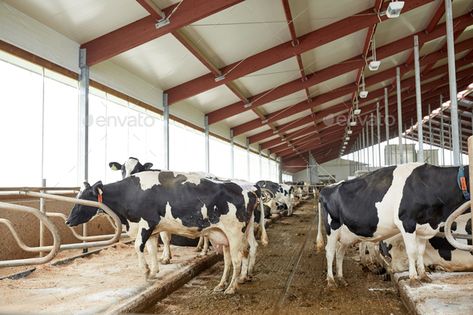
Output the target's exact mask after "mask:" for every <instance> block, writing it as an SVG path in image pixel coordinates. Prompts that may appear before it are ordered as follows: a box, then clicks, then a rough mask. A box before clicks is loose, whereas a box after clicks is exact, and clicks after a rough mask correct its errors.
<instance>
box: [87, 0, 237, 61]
mask: <svg viewBox="0 0 473 315" xmlns="http://www.w3.org/2000/svg"><path fill="white" fill-rule="evenodd" d="M239 2H242V0H212V1H208V0H193V1H184V2H182V4H180V5H179V4H173V5H171V6H169V7H167V8H165V9H163V10H162V11H163V12H164V13H165V15H166V16H169V15H170V14H171V12H172V11H173V10H174V9H175V8H176V6H177V5H179V8H177V10H176V11H175V12H174V14H173V15H172V17H171V19H170V23H169V24H168V25H165V26H163V27H161V28H156V16H153V15H148V16H146V17H144V18H142V19H139V20H137V21H135V22H132V23H130V24H128V25H125V26H123V27H121V28H119V29H117V30H114V31H112V32H110V33H107V34H105V35H102V36H100V37H98V38H96V39H93V40H91V41H89V42H87V43H84V44H82V45H81V47H82V48H86V49H87V64H88V65H89V66H93V65H95V64H97V63H99V62H102V61H104V60H107V59H110V58H112V57H114V56H116V55H118V54H120V53H123V52H125V51H127V50H130V49H132V48H135V47H137V46H139V45H142V44H144V43H147V42H149V41H151V40H153V39H156V38H158V37H161V36H163V35H166V34H168V33H171V32H173V31H175V30H177V29H179V28H181V27H184V26H186V25H189V24H191V23H193V22H195V21H198V20H201V19H203V18H205V17H207V16H209V15H212V14H214V13H217V12H219V11H222V10H224V9H226V8H228V7H231V6H233V5H235V4H237V3H239ZM158 16H159V15H158Z"/></svg>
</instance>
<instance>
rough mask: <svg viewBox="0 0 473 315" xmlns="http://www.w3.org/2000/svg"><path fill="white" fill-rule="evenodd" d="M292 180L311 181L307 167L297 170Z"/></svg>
mask: <svg viewBox="0 0 473 315" xmlns="http://www.w3.org/2000/svg"><path fill="white" fill-rule="evenodd" d="M292 180H293V181H295V182H300V181H304V182H306V183H308V182H309V173H308V172H307V169H303V170H302V171H299V172H296V173H294V174H293V177H292Z"/></svg>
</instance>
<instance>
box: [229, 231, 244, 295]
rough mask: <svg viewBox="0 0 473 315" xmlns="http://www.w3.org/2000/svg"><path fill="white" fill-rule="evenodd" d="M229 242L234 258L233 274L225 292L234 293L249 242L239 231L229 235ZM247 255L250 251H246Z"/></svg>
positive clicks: (231, 254)
mask: <svg viewBox="0 0 473 315" xmlns="http://www.w3.org/2000/svg"><path fill="white" fill-rule="evenodd" d="M227 235H228V234H227ZM228 244H229V247H230V256H231V258H232V265H233V274H232V280H231V281H230V285H229V286H228V288H227V289H226V290H225V294H234V293H235V290H236V289H237V287H238V281H237V278H238V276H239V275H240V271H241V261H242V256H245V255H244V253H243V251H244V250H245V251H246V248H247V246H248V244H247V242H246V239H245V237H244V235H241V234H240V233H238V232H237V233H235V234H233V235H231V236H230V237H228ZM246 255H248V252H246Z"/></svg>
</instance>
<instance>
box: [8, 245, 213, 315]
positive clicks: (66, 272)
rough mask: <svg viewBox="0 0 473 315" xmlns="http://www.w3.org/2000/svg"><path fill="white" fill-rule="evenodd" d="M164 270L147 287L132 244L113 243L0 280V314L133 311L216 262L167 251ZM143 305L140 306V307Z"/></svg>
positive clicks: (183, 250) (188, 252)
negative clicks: (167, 262)
mask: <svg viewBox="0 0 473 315" xmlns="http://www.w3.org/2000/svg"><path fill="white" fill-rule="evenodd" d="M172 253H173V259H172V264H170V265H161V269H160V272H159V276H158V279H157V280H154V281H147V280H145V277H144V275H142V274H141V271H140V270H139V268H138V265H137V258H136V254H135V252H134V248H133V244H123V243H118V244H116V245H114V246H112V247H109V248H106V249H104V250H102V251H101V252H100V253H98V254H93V255H90V256H87V257H83V258H78V259H75V260H73V261H71V262H70V263H67V264H62V265H50V264H48V265H42V266H38V267H37V268H36V270H35V271H34V272H32V273H31V274H30V275H28V276H27V277H25V278H21V279H18V280H11V279H3V280H0V292H1V293H0V313H9V314H11V313H22V314H23V313H24V314H28V313H30V314H31V313H35V314H42V313H43V314H44V313H47V314H95V313H115V312H127V311H135V312H136V311H139V309H140V308H142V307H146V303H153V302H154V303H155V302H156V300H158V299H161V298H163V297H164V296H166V295H167V294H169V293H170V292H172V291H174V290H176V289H177V288H179V287H180V286H182V285H183V284H184V283H186V282H187V281H189V280H190V279H192V278H193V277H194V276H195V275H196V274H198V273H199V272H201V271H202V270H204V269H206V268H208V267H210V266H211V265H213V264H214V263H215V262H217V261H218V260H219V259H220V256H218V255H216V254H210V255H208V256H206V257H197V253H196V252H195V248H191V247H174V246H172ZM145 302H146V303H145Z"/></svg>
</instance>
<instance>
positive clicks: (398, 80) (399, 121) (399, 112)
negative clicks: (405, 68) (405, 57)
mask: <svg viewBox="0 0 473 315" xmlns="http://www.w3.org/2000/svg"><path fill="white" fill-rule="evenodd" d="M396 96H397V133H398V136H399V164H402V163H404V161H403V156H402V155H403V153H404V150H403V148H402V103H401V69H399V67H397V68H396Z"/></svg>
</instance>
